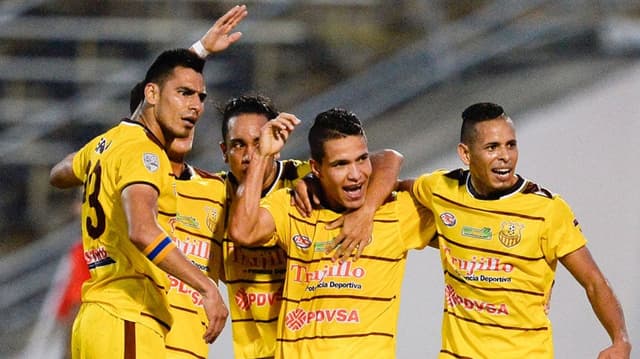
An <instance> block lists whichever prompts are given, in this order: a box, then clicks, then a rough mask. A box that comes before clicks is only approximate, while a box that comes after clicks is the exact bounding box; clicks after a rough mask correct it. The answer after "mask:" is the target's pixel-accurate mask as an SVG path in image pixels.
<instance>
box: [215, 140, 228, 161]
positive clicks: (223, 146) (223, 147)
mask: <svg viewBox="0 0 640 359" xmlns="http://www.w3.org/2000/svg"><path fill="white" fill-rule="evenodd" d="M218 144H219V145H220V151H222V158H223V159H224V163H229V157H227V144H226V143H224V141H220V143H218Z"/></svg>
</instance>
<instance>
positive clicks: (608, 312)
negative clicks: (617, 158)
mask: <svg viewBox="0 0 640 359" xmlns="http://www.w3.org/2000/svg"><path fill="white" fill-rule="evenodd" d="M462 119H463V122H462V130H461V136H460V137H461V138H460V144H459V145H458V155H459V157H460V159H461V160H462V162H463V163H464V164H465V165H466V166H468V169H466V170H465V169H457V170H453V171H436V172H433V173H431V174H425V175H423V176H421V177H419V178H418V179H417V180H416V181H415V183H414V184H413V187H412V190H413V192H414V194H415V196H416V197H417V199H418V201H420V202H421V203H422V204H423V205H425V206H426V207H428V208H429V209H431V211H433V213H434V215H435V218H436V225H437V238H438V244H439V249H440V257H441V260H442V267H443V270H444V314H443V320H442V348H441V350H440V355H439V358H492V359H493V358H553V343H552V332H551V323H550V321H549V318H548V316H547V314H548V305H549V300H550V296H551V289H552V286H553V283H554V277H555V270H556V266H557V263H558V262H560V263H562V265H564V266H565V267H566V268H567V270H568V271H569V272H570V273H571V274H572V275H573V276H574V277H575V279H576V280H577V281H578V282H579V283H580V284H581V285H582V286H583V287H584V288H585V291H586V293H587V297H588V298H589V301H590V302H591V306H592V307H593V310H594V312H595V314H596V316H597V317H598V319H599V320H600V322H601V323H602V325H603V327H604V328H605V329H606V331H607V333H608V334H609V336H610V337H611V340H612V345H611V346H610V347H608V348H606V349H604V350H603V351H602V352H601V353H600V354H599V356H598V358H629V354H630V350H631V344H630V343H629V339H628V335H627V332H626V326H625V321H624V316H623V313H622V308H621V306H620V303H619V302H618V300H617V299H616V297H615V295H614V293H613V291H612V289H611V288H610V287H609V285H608V283H607V281H606V279H605V277H604V276H603V274H602V273H601V272H600V270H599V269H598V266H597V265H596V263H595V262H594V260H593V258H592V257H591V255H590V253H589V250H588V249H587V247H586V239H585V238H584V236H583V234H582V231H581V230H580V226H579V224H578V221H577V220H576V218H575V216H574V214H573V213H572V211H571V209H570V208H569V206H568V205H567V203H566V202H565V201H564V200H563V199H562V197H560V196H559V195H557V194H553V193H552V192H550V191H548V190H547V189H545V188H543V187H541V186H539V185H538V184H536V183H534V182H532V181H531V180H528V179H526V178H524V177H522V176H520V175H518V174H517V173H516V164H517V162H518V146H517V141H516V132H515V128H514V125H513V121H512V120H511V119H510V118H509V117H508V116H507V115H506V114H505V113H504V111H503V109H502V107H501V106H499V105H496V104H493V103H478V104H474V105H472V106H470V107H468V108H467V109H466V110H465V111H464V112H463V114H462ZM410 184H411V181H408V182H405V183H404V184H403V188H408V186H410Z"/></svg>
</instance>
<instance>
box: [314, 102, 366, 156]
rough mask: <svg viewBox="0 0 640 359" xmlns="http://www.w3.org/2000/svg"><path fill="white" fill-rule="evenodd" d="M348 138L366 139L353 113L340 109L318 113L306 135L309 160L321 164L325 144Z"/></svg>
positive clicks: (360, 124)
mask: <svg viewBox="0 0 640 359" xmlns="http://www.w3.org/2000/svg"><path fill="white" fill-rule="evenodd" d="M348 136H362V137H364V138H365V139H366V135H365V133H364V129H363V128H362V122H360V119H358V116H356V114H355V113H353V112H350V111H347V110H345V109H342V108H332V109H330V110H327V111H324V112H321V113H319V114H318V115H317V116H316V118H315V120H314V122H313V126H311V129H310V130H309V135H308V141H309V148H310V150H311V158H312V159H314V160H315V161H318V162H321V161H322V158H323V157H324V154H325V153H324V143H325V142H327V141H328V140H332V139H337V138H344V137H348Z"/></svg>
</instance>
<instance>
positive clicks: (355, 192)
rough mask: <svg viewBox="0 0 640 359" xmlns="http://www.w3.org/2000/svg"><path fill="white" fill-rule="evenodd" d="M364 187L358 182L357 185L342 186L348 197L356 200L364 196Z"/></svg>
mask: <svg viewBox="0 0 640 359" xmlns="http://www.w3.org/2000/svg"><path fill="white" fill-rule="evenodd" d="M362 188H363V186H362V184H357V185H351V186H344V187H342V190H343V191H344V192H345V193H346V195H347V198H349V199H352V200H354V199H358V198H360V197H362V195H363V194H364V193H363V190H362Z"/></svg>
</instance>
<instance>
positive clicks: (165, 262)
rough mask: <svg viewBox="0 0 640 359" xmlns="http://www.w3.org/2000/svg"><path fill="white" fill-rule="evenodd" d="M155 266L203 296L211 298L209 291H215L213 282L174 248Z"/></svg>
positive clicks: (215, 287)
mask: <svg viewBox="0 0 640 359" xmlns="http://www.w3.org/2000/svg"><path fill="white" fill-rule="evenodd" d="M156 265H157V266H158V267H159V268H160V269H162V270H163V271H165V272H167V273H169V274H171V275H172V276H174V277H176V278H178V279H180V280H181V281H183V282H184V283H186V284H187V285H189V286H190V287H191V288H193V289H194V290H196V291H197V292H199V293H200V294H202V295H203V296H211V294H210V293H211V291H217V286H216V284H215V282H214V281H213V280H211V279H209V277H208V276H207V275H205V274H204V273H203V272H201V271H200V270H199V269H198V268H197V267H196V266H194V265H193V263H191V262H190V261H189V260H188V259H187V258H186V257H185V256H184V254H182V252H181V251H180V250H179V249H178V248H177V247H175V246H174V247H173V248H171V250H170V251H169V252H168V253H167V255H166V257H164V258H163V259H162V260H161V261H159V262H157V263H156Z"/></svg>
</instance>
